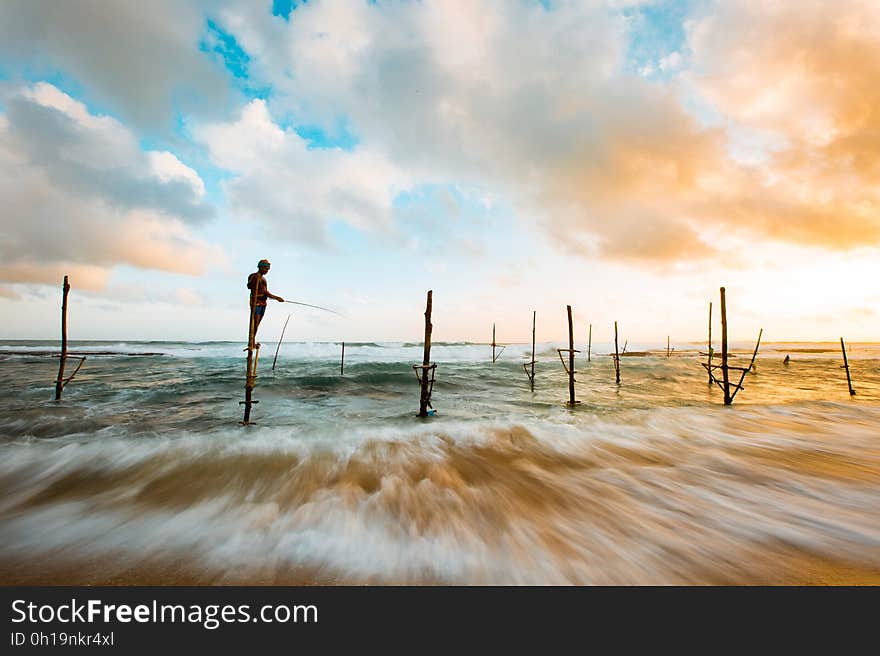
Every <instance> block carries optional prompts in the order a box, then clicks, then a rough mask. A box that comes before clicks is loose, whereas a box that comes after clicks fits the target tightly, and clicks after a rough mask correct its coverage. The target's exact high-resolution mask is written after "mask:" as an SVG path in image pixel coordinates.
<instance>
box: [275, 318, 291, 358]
mask: <svg viewBox="0 0 880 656" xmlns="http://www.w3.org/2000/svg"><path fill="white" fill-rule="evenodd" d="M288 321H290V315H289V314H288V315H287V321H285V322H284V328H282V329H281V337H279V338H278V346H276V347H275V359H274V360H272V371H275V363H276V362H278V351H280V350H281V342H282V341H283V340H284V331H285V330H287V322H288Z"/></svg>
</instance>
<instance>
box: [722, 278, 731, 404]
mask: <svg viewBox="0 0 880 656" xmlns="http://www.w3.org/2000/svg"><path fill="white" fill-rule="evenodd" d="M721 375H722V381H723V389H724V405H730V404H731V403H733V398H731V396H730V372H729V371H728V368H727V297H726V296H725V291H724V287H722V288H721Z"/></svg>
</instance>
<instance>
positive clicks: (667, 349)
mask: <svg viewBox="0 0 880 656" xmlns="http://www.w3.org/2000/svg"><path fill="white" fill-rule="evenodd" d="M666 357H667V358H668V357H669V335H667V336H666Z"/></svg>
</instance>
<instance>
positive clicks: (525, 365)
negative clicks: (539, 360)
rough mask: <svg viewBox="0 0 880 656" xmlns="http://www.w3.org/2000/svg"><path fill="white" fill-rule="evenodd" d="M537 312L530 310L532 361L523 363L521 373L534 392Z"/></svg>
mask: <svg viewBox="0 0 880 656" xmlns="http://www.w3.org/2000/svg"><path fill="white" fill-rule="evenodd" d="M536 314H537V312H536V311H535V310H532V359H531V361H530V362H523V363H522V367H523V371H525V372H526V376H527V377H528V379H529V387H530V388H531V390H532V391H533V392H534V391H535V315H536ZM530 368H531V369H530Z"/></svg>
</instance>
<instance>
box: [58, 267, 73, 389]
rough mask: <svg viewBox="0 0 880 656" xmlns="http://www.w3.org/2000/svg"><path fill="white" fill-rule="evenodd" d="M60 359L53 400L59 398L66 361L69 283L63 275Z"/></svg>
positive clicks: (62, 387) (62, 386)
mask: <svg viewBox="0 0 880 656" xmlns="http://www.w3.org/2000/svg"><path fill="white" fill-rule="evenodd" d="M61 291H62V296H61V359H60V362H59V363H58V379H57V380H56V381H55V400H56V401H60V400H61V390H63V389H64V365H65V364H66V362H67V295H68V294H69V293H70V283H69V282H68V281H67V276H64V284H63V285H62V286H61Z"/></svg>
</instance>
